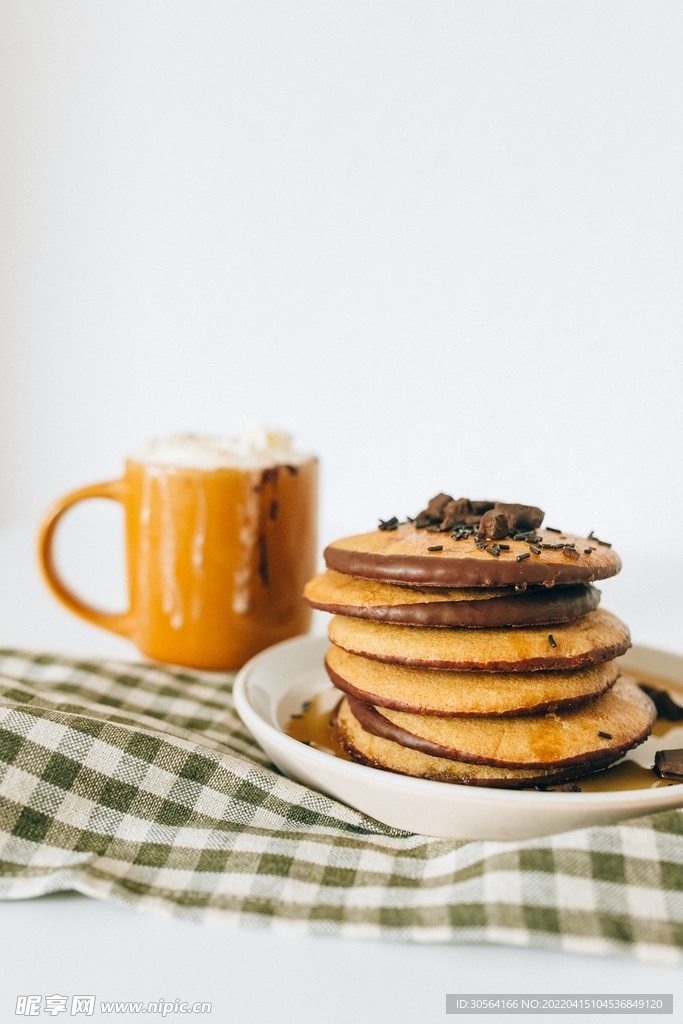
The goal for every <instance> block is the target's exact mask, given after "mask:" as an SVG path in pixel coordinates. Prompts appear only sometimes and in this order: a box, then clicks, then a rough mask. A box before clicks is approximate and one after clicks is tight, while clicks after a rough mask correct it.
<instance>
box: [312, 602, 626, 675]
mask: <svg viewBox="0 0 683 1024" xmlns="http://www.w3.org/2000/svg"><path fill="white" fill-rule="evenodd" d="M329 636H330V640H331V641H332V643H333V644H336V645H337V647H341V648H342V649H343V650H345V651H349V653H350V654H359V655H361V656H362V657H365V658H373V659H376V660H377V661H385V662H390V663H392V664H402V665H413V666H415V667H418V668H439V669H453V670H457V671H471V670H474V669H477V670H479V671H483V672H534V671H537V670H539V669H542V670H545V671H551V670H554V669H573V668H583V667H584V666H586V665H598V664H600V663H601V662H603V661H610V660H611V659H612V658H616V657H618V656H619V655H620V654H624V653H625V652H626V651H627V650H628V648H629V647H630V646H631V640H630V635H629V631H628V629H627V627H626V626H625V625H624V623H623V622H620V620H619V619H618V618H617V617H616V615H612V614H611V612H607V611H604V610H603V609H598V610H597V611H594V612H590V613H589V614H588V615H584V616H583V618H581V619H577V621H576V622H570V623H565V624H562V623H560V624H559V625H557V626H553V627H552V633H551V634H549V633H548V628H547V627H546V626H531V627H528V628H525V629H522V628H520V629H514V630H510V629H500V628H499V629H476V630H475V629H460V628H457V627H453V628H451V629H434V628H430V627H424V628H422V629H421V628H418V627H416V626H394V625H391V624H388V623H383V622H382V623H380V622H371V621H369V620H368V619H351V618H347V617H346V616H343V615H335V616H334V618H333V619H332V621H331V622H330V626H329ZM550 637H552V642H551V640H550ZM553 643H554V645H555V646H554V647H553V646H552V644H553Z"/></svg>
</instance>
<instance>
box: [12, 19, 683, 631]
mask: <svg viewBox="0 0 683 1024" xmlns="http://www.w3.org/2000/svg"><path fill="white" fill-rule="evenodd" d="M682 44H683V8H682V7H681V5H680V3H678V2H677V0H671V2H670V0H638V2H633V0H613V2H612V0H572V2H570V3H557V2H552V0H540V2H537V0H514V2H500V0H466V2H463V0H431V2H430V3H428V4H424V3H417V2H412V3H411V2H406V0H359V2H356V0H344V2H343V3H341V2H338V3H333V2H321V0H316V2H302V0H289V2H287V3H284V4H283V3H277V2H275V0H244V2H230V0H219V2H214V0H204V2H189V0H163V2H154V0H117V2H116V3H105V2H94V3H93V2H92V0H60V2H58V3H55V2H54V0H44V2H41V0H4V2H3V4H2V5H1V6H0V47H1V48H2V52H1V53H0V75H1V76H2V81H1V82H0V102H1V103H2V124H1V125H0V135H1V138H2V140H3V142H2V152H3V156H2V176H3V180H2V183H1V190H0V215H1V218H2V220H1V223H2V239H3V241H2V251H3V272H2V278H1V285H0V286H1V288H2V291H3V309H4V313H3V314H2V320H1V324H0V326H1V329H2V336H3V342H2V353H1V357H0V358H1V378H0V427H1V430H0V456H1V460H0V494H1V515H2V522H3V524H4V528H5V533H6V536H11V537H12V538H14V539H13V540H12V541H11V543H10V542H8V545H9V546H8V548H7V553H6V558H8V559H9V561H10V562H11V565H12V566H13V567H14V568H13V570H12V571H14V572H17V573H21V574H24V575H26V576H29V575H31V574H33V575H32V576H31V579H32V580H33V582H32V583H31V587H32V588H33V589H32V590H31V598H30V600H31V601H32V602H38V601H44V602H45V603H44V604H41V605H40V608H41V616H43V619H44V621H45V623H48V619H49V616H50V615H53V614H57V612H56V610H55V609H54V608H53V606H52V604H51V603H50V602H51V599H49V598H47V597H46V596H45V595H44V594H43V593H42V591H41V590H40V586H39V584H38V582H37V577H36V576H35V573H34V569H33V562H32V554H31V550H30V547H31V540H30V537H31V535H32V533H33V531H34V528H35V525H36V522H37V520H38V518H39V516H40V513H41V511H42V510H43V509H44V507H45V506H46V505H47V504H49V502H50V501H51V500H52V499H53V498H54V497H56V496H57V495H58V494H60V493H63V492H64V491H65V490H67V489H70V488H71V487H73V486H77V485H79V484H81V483H85V482H89V481H92V480H96V479H100V478H106V477H108V476H113V475H117V474H118V472H119V470H120V467H121V464H122V458H123V456H124V454H125V453H126V452H127V451H128V450H130V449H131V448H132V447H134V446H135V445H136V444H138V443H139V442H140V441H141V440H144V439H146V438H147V437H150V436H154V435H159V434H163V433H166V432H168V431H172V430H177V429H192V430H197V431H210V432H227V433H230V432H234V431H236V430H239V428H240V427H241V426H242V425H243V424H244V423H245V422H246V421H249V420H253V419H261V420H264V421H266V422H268V423H270V424H272V425H275V426H278V427H284V428H287V429H290V430H291V431H292V432H293V433H294V434H295V435H296V437H297V440H298V441H299V442H300V444H301V445H302V446H303V447H307V448H311V449H314V450H316V451H317V452H318V453H319V454H320V456H321V458H322V462H323V467H324V489H323V513H322V540H323V541H326V540H329V539H331V538H332V537H333V536H335V535H339V534H342V533H345V532H354V531H358V530H363V529H369V528H372V527H374V525H375V522H376V517H377V516H379V515H382V516H385V515H392V514H394V513H396V514H399V515H404V514H405V513H411V514H413V513H414V512H416V511H417V510H418V509H419V508H420V507H421V506H422V504H423V503H424V500H425V499H426V498H428V497H429V496H430V495H431V494H433V493H435V492H437V491H439V490H441V489H445V490H448V491H451V492H452V493H453V494H455V495H456V497H457V496H459V495H460V494H466V495H472V496H475V497H477V496H489V495H491V496H493V497H500V498H501V499H503V500H511V501H515V500H521V501H528V502H532V503H535V504H540V505H541V506H543V507H544V508H545V509H546V510H547V513H548V519H547V521H548V522H550V523H551V525H552V524H553V523H555V524H558V525H560V526H563V527H564V528H567V529H576V530H579V531H580V530H586V531H588V530H590V529H591V528H593V529H595V530H596V532H597V533H598V535H605V536H608V538H609V539H611V540H613V542H614V544H615V546H616V547H617V548H618V550H619V551H620V552H621V554H622V556H623V557H624V560H625V564H626V570H625V572H624V574H623V577H622V578H620V580H618V581H614V582H613V583H612V584H609V585H608V586H610V587H612V590H611V591H610V593H611V594H612V595H614V600H612V601H611V606H612V607H615V605H616V609H615V610H619V611H622V612H623V613H624V614H625V615H628V616H630V621H631V622H632V624H633V625H634V632H635V633H636V636H637V638H639V639H645V640H650V641H651V642H655V641H656V642H659V643H662V644H663V645H665V646H669V647H672V648H675V647H677V646H679V647H681V648H682V649H683V638H679V637H678V632H677V630H678V625H677V623H678V618H677V616H678V615H679V613H680V612H681V610H683V608H682V606H681V599H680V597H679V596H678V594H679V584H678V580H679V578H680V575H681V569H683V560H682V558H681V555H680V554H679V551H678V541H677V537H678V534H679V532H680V531H679V528H678V525H677V517H678V515H679V514H680V513H679V510H680V509H681V508H683V483H682V479H681V448H682V441H683V412H682V403H681V398H680V392H681V386H682V384H683V354H682V348H681V321H682V317H681V314H682V312H683V310H682V305H683V303H682V299H681V280H682V277H683V260H682V251H683V250H682V247H683V242H682V239H683V209H682V196H683V190H682V188H681V185H682V171H683V144H682V142H681V100H682V98H683V61H682V60H681V53H682V52H683V47H682ZM115 525H116V524H115V522H114V521H113V520H111V517H110V516H108V517H105V518H104V519H103V518H102V516H101V514H100V513H99V512H97V511H91V512H85V511H84V512H82V513H80V514H79V516H78V517H76V516H74V519H73V521H72V524H71V525H70V527H69V528H68V529H66V530H65V532H64V534H63V537H62V554H63V559H64V561H65V562H66V561H68V562H69V565H70V568H71V574H72V578H76V579H77V580H80V582H81V585H82V586H83V587H85V588H86V590H87V589H88V588H90V591H91V592H92V593H93V594H94V593H97V594H99V595H101V597H102V599H104V598H109V599H110V600H112V599H113V598H114V597H116V595H118V597H116V599H117V600H119V599H120V600H122V597H121V593H122V586H123V584H122V582H121V581H120V580H119V582H118V583H117V584H116V585H114V583H113V582H112V580H113V576H114V570H115V568H116V567H117V566H118V564H119V550H118V547H117V544H118V540H117V537H116V536H115V529H114V527H115ZM100 538H101V539H100ZM105 538H106V539H105ZM79 574H80V575H79ZM112 587H114V590H115V593H114V591H113V590H112ZM116 587H118V590H116ZM676 600H677V601H678V604H677V605H676V609H677V610H676V614H675V615H674V614H673V612H672V610H671V609H672V607H673V604H672V602H674V603H675V601H676ZM608 603H610V602H608ZM36 607H38V606H37V605H36ZM48 607H49V609H50V612H49V613H48V610H47V609H48ZM13 608H14V603H12V604H11V606H8V608H7V609H6V615H5V619H4V622H5V627H4V629H3V639H4V640H5V641H6V642H12V636H10V635H7V634H8V631H9V633H11V628H10V627H11V625H12V621H13V620H12V614H13ZM59 615H62V613H61V612H59ZM8 616H9V618H8ZM667 616H668V618H667ZM41 621H42V620H41ZM50 621H52V620H50ZM67 621H68V616H67V614H66V613H63V618H61V619H59V620H58V619H54V622H59V628H60V629H62V628H63V629H64V630H66V631H67V632H65V633H63V636H64V637H65V638H66V639H65V641H64V642H65V643H66V642H67V640H68V638H70V637H76V634H75V633H68V629H70V628H72V627H71V626H67ZM69 621H70V620H69ZM662 623H663V624H662ZM72 626H73V627H74V628H75V624H72ZM45 628H46V629H47V626H46V627H45ZM17 629H18V627H17ZM55 629H56V627H55ZM82 629H83V630H86V631H87V632H85V633H83V634H78V636H79V637H81V636H82V637H86V636H87V637H90V635H91V633H90V632H89V630H90V627H85V626H83V627H82ZM48 634H49V636H48ZM45 636H46V637H47V638H48V639H49V640H50V641H52V642H54V643H57V642H58V640H59V635H58V634H57V633H54V634H52V633H49V630H48V633H46V634H45ZM92 636H95V637H96V636H98V634H97V633H95V632H94V631H93V632H92ZM38 639H39V638H38ZM38 639H37V640H36V641H35V642H38ZM19 641H21V642H24V640H23V634H22V636H18V637H17V642H19ZM74 642H75V641H74ZM88 642H89V641H88ZM93 642H94V641H93ZM112 643H115V644H118V643H123V642H119V641H114V640H113V639H112ZM126 650H127V648H126Z"/></svg>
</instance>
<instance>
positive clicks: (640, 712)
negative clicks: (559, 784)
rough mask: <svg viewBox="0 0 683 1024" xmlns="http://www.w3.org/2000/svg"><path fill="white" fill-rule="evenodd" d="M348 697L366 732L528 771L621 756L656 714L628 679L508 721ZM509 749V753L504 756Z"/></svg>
mask: <svg viewBox="0 0 683 1024" xmlns="http://www.w3.org/2000/svg"><path fill="white" fill-rule="evenodd" d="M347 700H348V703H349V708H350V710H351V713H352V714H353V716H354V717H355V718H356V719H357V721H358V722H359V723H360V725H361V726H362V728H363V729H364V730H365V731H366V732H369V733H372V734H374V735H376V736H381V737H383V738H384V739H388V740H392V741H393V742H394V743H398V744H399V745H400V746H405V747H410V748H412V749H414V750H418V751H420V752H421V753H423V754H429V755H431V756H432V757H442V758H450V759H452V760H455V761H462V762H465V763H469V764H486V765H490V766H492V767H497V768H524V769H527V770H533V769H545V770H554V769H556V768H569V767H572V766H577V765H586V764H591V763H593V762H594V761H598V762H600V763H602V762H603V761H604V760H606V759H611V760H612V761H616V760H618V759H619V758H620V757H621V756H622V755H623V754H624V753H625V752H626V751H627V750H631V749H632V748H633V747H635V746H638V744H639V743H642V742H643V740H644V739H646V738H647V736H649V734H650V732H651V730H652V726H653V725H654V722H655V720H656V717H657V712H656V709H655V706H654V704H653V703H652V701H651V700H650V698H649V697H648V696H647V695H646V694H644V693H643V691H642V690H641V689H640V688H639V687H638V686H637V685H636V684H635V683H634V682H632V681H630V680H627V679H621V680H618V681H617V682H616V684H615V685H614V687H613V688H612V689H611V690H610V691H609V692H608V693H606V694H604V695H603V696H602V697H598V698H597V700H595V701H592V702H591V703H590V704H588V705H581V706H580V707H577V708H574V709H572V710H571V711H567V712H564V713H559V714H552V715H544V716H525V717H523V718H516V719H512V720H505V721H501V720H500V719H499V718H498V719H493V720H491V719H486V718H479V719H476V720H473V719H471V718H470V719H466V720H463V719H462V718H449V719H441V720H439V719H437V718H436V717H435V716H425V715H413V714H410V715H409V714H405V713H402V712H395V711H390V710H388V709H382V710H381V711H380V710H379V709H378V708H376V707H373V706H372V705H369V704H363V703H362V702H361V701H358V700H356V698H355V697H347ZM624 719H625V720H624ZM406 726H407V728H406ZM551 726H553V727H554V729H553V730H552V731H553V732H554V737H555V742H556V746H555V750H554V751H553V756H552V757H550V756H548V755H549V753H550V751H549V750H548V749H547V744H548V742H549V740H550V742H552V737H551V736H550V735H549V734H550V732H551ZM409 730H411V731H409ZM412 730H414V731H412ZM610 730H611V731H610ZM430 731H431V732H432V733H434V732H437V733H438V732H439V731H440V732H441V733H442V734H443V733H446V734H448V733H450V734H451V735H452V736H453V737H454V738H456V742H457V737H458V734H460V736H461V737H462V739H463V740H464V741H465V743H467V746H468V748H469V749H464V747H463V746H459V747H454V746H445V745H443V744H441V743H439V742H435V741H434V739H431V738H430V737H429V735H425V733H427V734H428V733H429V732H430ZM567 733H569V735H566V734H567ZM468 734H469V735H468ZM543 734H545V735H543ZM563 734H564V735H563ZM577 735H578V739H577ZM539 737H541V738H542V740H544V741H545V743H546V748H545V751H543V746H542V745H541V751H542V752H544V753H545V754H546V756H545V757H544V756H542V753H541V756H539V754H538V753H536V755H534V754H533V747H534V741H536V743H538V739H539ZM501 739H502V742H501ZM515 745H516V746H517V757H513V756H510V755H511V754H512V753H514V751H515ZM475 747H478V748H479V751H477V750H476V749H474V748H475ZM486 747H489V748H490V750H489V752H483V753H482V751H485V748H486ZM506 750H507V752H508V756H506V757H503V756H500V755H501V754H502V753H505V751H506ZM494 751H495V753H494ZM572 751H576V752H572ZM522 754H524V756H523V757H522V756H521V755H522Z"/></svg>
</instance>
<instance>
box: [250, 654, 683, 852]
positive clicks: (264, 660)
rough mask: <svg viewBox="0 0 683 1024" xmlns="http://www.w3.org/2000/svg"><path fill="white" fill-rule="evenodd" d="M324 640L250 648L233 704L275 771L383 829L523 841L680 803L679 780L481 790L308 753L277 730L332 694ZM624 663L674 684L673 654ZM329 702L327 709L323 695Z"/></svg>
mask: <svg viewBox="0 0 683 1024" xmlns="http://www.w3.org/2000/svg"><path fill="white" fill-rule="evenodd" d="M328 646H329V641H328V640H327V638H326V637H297V638H296V639H294V640H286V641H285V642H284V643H281V644H276V645H275V646H274V647H270V648H268V650H266V651H263V652H262V653H261V654H258V655H257V656H256V657H255V658H252V659H251V661H249V662H248V663H247V664H246V665H245V666H244V668H243V669H242V670H241V671H240V673H239V674H238V676H237V679H236V681H235V690H234V693H235V704H236V706H237V710H238V712H239V714H240V716H241V718H242V720H243V722H244V724H245V725H246V726H247V728H248V729H249V730H250V732H252V733H253V735H254V736H255V737H256V739H257V740H258V742H259V743H260V744H261V746H262V747H263V749H264V750H265V751H266V752H267V754H268V755H269V757H270V758H271V760H272V761H273V762H274V763H275V764H276V765H277V766H278V768H280V769H281V771H283V772H285V774H286V775H289V776H290V777H291V778H293V779H296V780H297V781H298V782H303V783H304V784H305V785H306V786H311V787H312V788H313V789H318V790H321V791H322V792H323V793H327V794H328V795H329V796H332V797H335V799H337V800H341V801H343V802H344V803H346V804H349V805H350V806H351V807H355V808H356V809H357V810H359V811H363V812H364V813H365V814H369V815H370V816H371V817H373V818H376V819H377V820H378V821H381V822H384V823H385V824H386V825H392V826H393V827H394V828H400V829H405V830H406V831H407V832H418V833H420V834H422V835H428V836H439V837H441V838H444V839H493V840H511V839H531V838H534V837H535V836H544V835H551V834H553V833H555V832H566V831H568V830H569V829H576V828H585V827H587V826H589V825H609V824H612V823H613V822H616V821H620V820H622V819H624V818H633V817H637V816H638V815H642V814H651V813H654V812H656V811H665V810H669V809H671V808H673V807H681V806H683V784H680V785H674V786H665V787H661V788H658V789H634V790H627V791H622V792H607V793H541V792H538V791H537V790H511V789H484V788H481V787H474V786H457V785H452V784H450V783H447V782H431V781H429V780H426V779H413V778H409V777H407V776H405V775H395V774H393V773H392V772H385V771H380V770H378V769H376V768H367V767H365V765H361V764H354V763H353V762H351V761H343V760H342V759H341V758H338V757H334V756H333V755H332V754H326V753H324V752H323V751H320V750H315V749H314V748H312V747H309V746H307V745H306V744H305V743H300V742H299V741H298V740H294V739H292V738H291V737H290V736H287V735H286V734H285V732H284V728H285V726H286V723H287V722H288V720H289V717H290V715H292V714H295V713H296V712H298V711H299V710H300V709H301V704H302V703H303V701H305V700H308V699H309V698H310V697H312V696H313V695H314V694H316V693H320V691H321V690H324V689H327V688H329V689H330V691H332V685H331V683H330V681H329V679H328V677H327V673H326V672H325V669H324V668H323V656H324V654H325V651H326V649H327V647H328ZM623 663H624V665H625V667H626V666H628V667H629V668H631V669H633V670H634V671H641V672H648V673H652V674H655V675H659V676H662V677H664V678H666V679H670V680H672V682H677V683H680V684H682V685H683V658H682V657H679V656H678V655H675V654H666V653H665V652H663V651H657V650H654V649H652V648H648V647H634V648H632V649H631V651H629V653H628V655H626V656H625V657H624V659H623ZM336 692H337V691H334V693H336ZM330 698H331V705H330V706H332V703H333V701H334V696H333V693H332V692H331V694H330ZM665 745H666V740H665V739H664V738H661V739H659V740H658V739H656V738H651V739H650V740H648V741H647V742H646V743H645V744H643V745H642V746H641V747H639V748H638V750H637V751H636V752H634V754H635V755H637V760H638V761H639V762H640V763H641V764H642V766H643V767H651V765H652V763H653V759H654V750H656V749H659V748H660V747H662V746H665ZM634 759H636V758H634Z"/></svg>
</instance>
